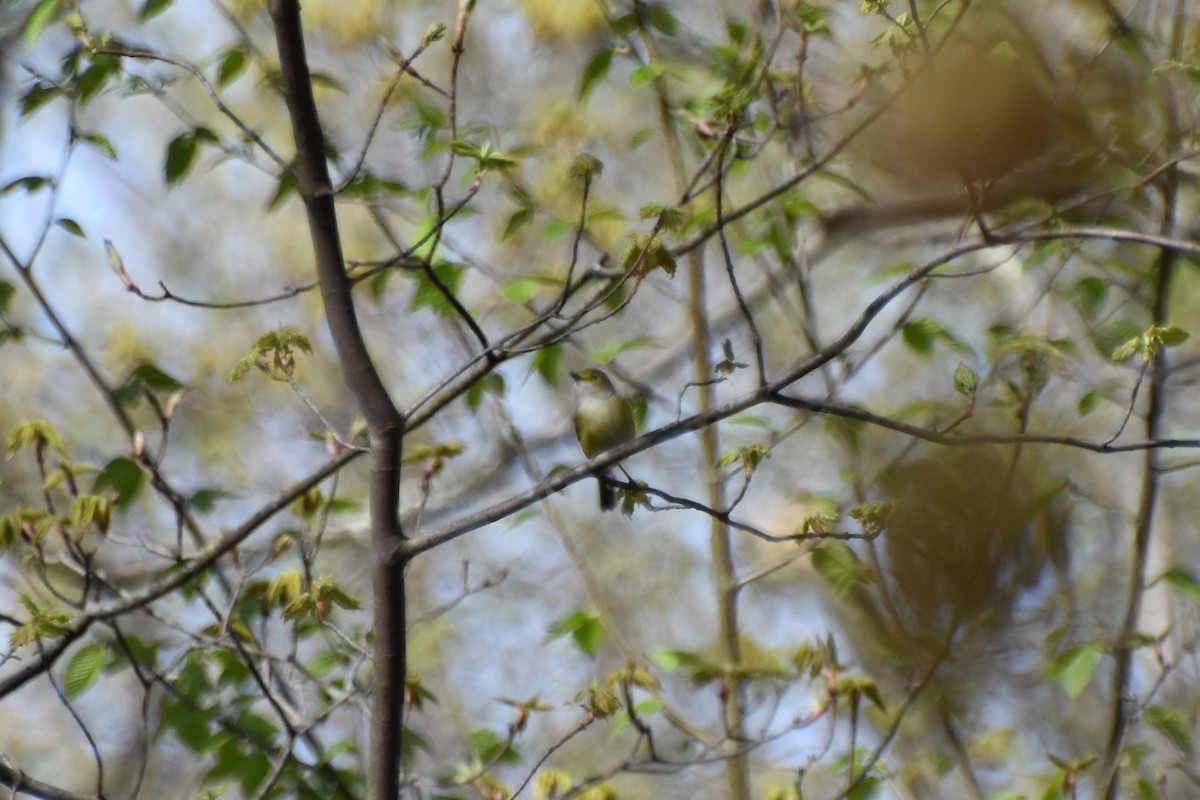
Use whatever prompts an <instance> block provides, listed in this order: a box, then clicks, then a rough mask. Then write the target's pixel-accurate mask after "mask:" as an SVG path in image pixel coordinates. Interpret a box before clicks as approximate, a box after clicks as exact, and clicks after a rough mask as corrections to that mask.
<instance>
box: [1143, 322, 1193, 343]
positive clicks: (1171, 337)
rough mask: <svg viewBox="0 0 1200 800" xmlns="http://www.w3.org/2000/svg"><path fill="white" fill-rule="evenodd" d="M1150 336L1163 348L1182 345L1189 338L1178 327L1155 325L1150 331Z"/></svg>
mask: <svg viewBox="0 0 1200 800" xmlns="http://www.w3.org/2000/svg"><path fill="white" fill-rule="evenodd" d="M1150 334H1151V336H1152V337H1153V338H1154V339H1155V340H1156V341H1158V342H1161V343H1162V346H1163V347H1176V346H1178V345H1181V344H1183V343H1184V342H1186V341H1187V340H1188V337H1190V336H1191V334H1190V333H1188V332H1187V331H1185V330H1184V329H1183V328H1181V327H1179V326H1178V325H1155V326H1154V327H1153V328H1151V329H1150Z"/></svg>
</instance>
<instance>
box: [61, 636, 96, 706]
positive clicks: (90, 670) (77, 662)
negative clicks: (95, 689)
mask: <svg viewBox="0 0 1200 800" xmlns="http://www.w3.org/2000/svg"><path fill="white" fill-rule="evenodd" d="M104 655H105V654H104V648H103V647H101V646H100V645H99V644H96V643H95V642H91V643H89V644H86V645H84V646H83V647H81V648H79V649H78V650H77V651H75V655H73V656H71V660H70V661H69V662H67V671H66V676H65V680H64V682H63V688H64V689H66V692H67V697H77V696H78V695H79V694H80V693H81V692H83V690H84V689H86V688H87V687H89V686H91V685H92V684H93V683H94V682H95V681H96V677H97V676H98V675H99V674H100V669H101V668H102V667H103V666H104Z"/></svg>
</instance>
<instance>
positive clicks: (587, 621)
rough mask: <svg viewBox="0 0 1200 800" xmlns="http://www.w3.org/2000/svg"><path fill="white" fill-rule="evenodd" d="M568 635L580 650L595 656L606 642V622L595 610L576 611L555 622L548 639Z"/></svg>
mask: <svg viewBox="0 0 1200 800" xmlns="http://www.w3.org/2000/svg"><path fill="white" fill-rule="evenodd" d="M567 635H570V637H571V640H572V641H573V642H575V645H576V646H577V647H578V648H579V649H580V650H582V651H583V652H584V653H586V654H587V655H588V656H590V657H592V658H595V657H596V653H598V652H599V651H600V645H601V644H602V643H603V642H604V623H603V622H601V621H600V617H599V615H597V614H596V613H595V612H594V611H576V612H574V613H572V614H568V615H567V616H566V617H564V618H562V619H561V620H559V621H558V622H556V623H554V625H552V626H551V628H550V632H549V636H548V637H547V639H557V638H559V637H561V636H567Z"/></svg>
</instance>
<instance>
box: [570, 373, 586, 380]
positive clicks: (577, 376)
mask: <svg viewBox="0 0 1200 800" xmlns="http://www.w3.org/2000/svg"><path fill="white" fill-rule="evenodd" d="M567 374H568V375H570V376H571V380H573V381H581V380H583V376H582V375H580V374H579V373H578V372H568V373H567Z"/></svg>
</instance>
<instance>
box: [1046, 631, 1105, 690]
mask: <svg viewBox="0 0 1200 800" xmlns="http://www.w3.org/2000/svg"><path fill="white" fill-rule="evenodd" d="M1103 656H1104V648H1103V647H1102V646H1101V645H1100V644H1099V643H1097V642H1085V643H1084V644H1080V645H1075V646H1074V647H1068V648H1067V649H1066V650H1063V651H1062V652H1061V653H1059V654H1058V655H1056V656H1055V657H1054V660H1053V661H1051V662H1050V667H1049V669H1047V670H1046V677H1048V678H1050V679H1051V680H1056V681H1058V682H1059V684H1060V685H1061V686H1062V687H1063V690H1064V691H1065V692H1066V693H1067V694H1069V695H1070V696H1071V697H1078V696H1079V694H1080V692H1082V691H1083V690H1084V689H1085V688H1087V685H1088V684H1089V683H1090V682H1091V680H1092V675H1093V674H1095V672H1096V667H1098V666H1099V665H1100V659H1101V658H1102V657H1103Z"/></svg>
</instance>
